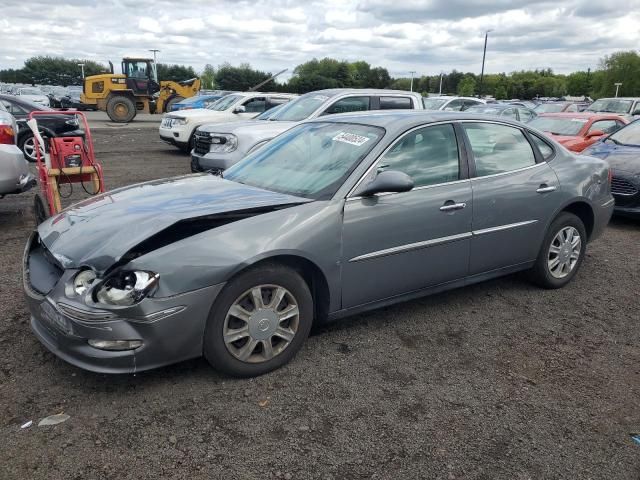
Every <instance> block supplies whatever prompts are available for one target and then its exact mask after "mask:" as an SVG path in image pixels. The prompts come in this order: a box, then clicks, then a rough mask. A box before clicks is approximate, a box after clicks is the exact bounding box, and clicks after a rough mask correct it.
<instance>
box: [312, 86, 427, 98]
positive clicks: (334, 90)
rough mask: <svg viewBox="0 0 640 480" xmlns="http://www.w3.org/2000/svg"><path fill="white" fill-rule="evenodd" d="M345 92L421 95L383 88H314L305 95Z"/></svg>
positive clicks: (332, 95)
mask: <svg viewBox="0 0 640 480" xmlns="http://www.w3.org/2000/svg"><path fill="white" fill-rule="evenodd" d="M347 93H362V94H365V95H385V94H386V95H389V94H394V95H398V94H402V95H412V96H414V97H422V95H420V94H419V93H418V92H409V91H407V90H388V89H383V88H326V89H324V90H314V91H312V92H308V93H306V94H305V95H324V96H325V97H335V96H336V95H344V94H347Z"/></svg>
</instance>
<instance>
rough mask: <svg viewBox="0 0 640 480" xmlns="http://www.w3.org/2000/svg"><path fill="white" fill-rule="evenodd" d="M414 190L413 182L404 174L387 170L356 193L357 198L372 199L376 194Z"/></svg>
mask: <svg viewBox="0 0 640 480" xmlns="http://www.w3.org/2000/svg"><path fill="white" fill-rule="evenodd" d="M411 189H413V180H412V179H411V177H410V176H409V175H407V174H406V173H404V172H398V171H396V170H386V171H384V172H380V173H379V174H378V175H377V176H376V178H374V179H373V180H372V181H371V182H369V183H367V184H366V185H364V186H362V187H360V188H359V189H358V190H357V191H356V193H355V194H356V196H360V197H370V196H372V195H375V194H376V193H400V192H408V191H409V190H411Z"/></svg>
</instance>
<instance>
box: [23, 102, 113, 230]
mask: <svg viewBox="0 0 640 480" xmlns="http://www.w3.org/2000/svg"><path fill="white" fill-rule="evenodd" d="M43 115H44V116H47V117H50V116H52V115H66V116H69V115H74V116H76V118H80V119H82V123H83V127H82V130H83V131H84V136H83V137H65V136H60V137H52V138H50V139H49V150H48V152H47V153H46V154H45V153H44V151H42V150H41V147H40V142H39V140H38V138H37V137H38V136H37V135H34V144H35V151H36V166H37V170H38V177H39V182H40V191H41V195H36V197H35V204H34V210H35V215H36V220H37V222H38V223H41V222H43V221H44V220H45V219H46V218H47V217H49V216H51V215H55V214H56V213H59V212H60V211H61V210H62V205H61V201H60V188H59V186H60V185H61V184H72V183H80V184H81V185H82V188H83V190H84V191H85V192H86V193H87V194H89V195H97V194H98V193H103V192H104V180H103V175H102V166H101V165H100V164H99V163H98V161H97V160H96V156H95V153H94V150H93V139H92V138H91V131H90V129H89V122H87V118H86V117H85V115H84V114H83V113H81V112H77V111H68V110H67V111H34V112H31V113H30V114H29V119H30V120H31V119H35V120H36V121H37V120H38V117H39V116H43ZM47 157H48V158H47ZM89 183H90V184H91V187H90V189H88V188H87V187H86V184H89ZM43 198H44V200H46V203H47V205H48V208H47V207H45V205H44V203H45V202H44V200H43Z"/></svg>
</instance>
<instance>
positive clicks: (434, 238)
mask: <svg viewBox="0 0 640 480" xmlns="http://www.w3.org/2000/svg"><path fill="white" fill-rule="evenodd" d="M458 140H459V136H458V135H457V134H456V129H455V128H454V126H453V125H452V124H450V123H444V124H440V125H431V126H424V127H418V128H416V129H413V130H410V131H409V132H406V133H404V134H403V135H401V136H400V137H399V139H398V140H397V141H396V142H395V143H394V144H393V145H392V146H391V147H390V149H388V150H387V152H386V153H384V154H383V155H382V156H381V158H380V159H379V160H378V161H377V163H376V164H375V165H374V166H373V167H372V169H371V170H370V171H369V173H368V174H367V175H366V176H365V180H364V181H368V180H370V179H371V178H372V177H373V176H375V175H376V174H377V173H378V172H381V171H384V170H396V171H401V172H404V173H406V174H407V175H409V176H410V177H411V178H412V179H413V181H414V184H415V187H414V189H413V190H411V191H409V192H403V193H390V194H384V193H383V194H378V195H374V196H372V197H365V198H361V197H351V198H348V199H347V201H346V202H345V207H344V225H343V251H342V262H341V263H342V286H343V287H342V292H343V295H342V301H343V308H350V307H354V306H357V305H362V304H365V303H369V302H374V301H377V300H382V299H385V298H388V297H393V296H396V295H402V294H405V293H408V292H412V291H416V290H420V289H423V288H426V287H430V286H434V285H439V284H442V283H447V282H450V281H454V280H459V279H462V278H464V277H465V276H466V275H467V271H468V262H469V241H470V237H471V233H470V229H471V212H472V206H471V186H470V181H469V179H468V169H467V164H466V159H465V157H464V156H463V155H460V154H459V152H461V151H463V149H462V148H461V145H462V143H460V144H459V142H458Z"/></svg>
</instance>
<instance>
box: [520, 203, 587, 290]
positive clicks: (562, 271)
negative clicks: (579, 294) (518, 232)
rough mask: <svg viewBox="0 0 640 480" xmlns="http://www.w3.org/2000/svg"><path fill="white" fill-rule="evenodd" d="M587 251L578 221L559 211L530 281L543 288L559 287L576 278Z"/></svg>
mask: <svg viewBox="0 0 640 480" xmlns="http://www.w3.org/2000/svg"><path fill="white" fill-rule="evenodd" d="M586 248H587V232H586V229H585V227H584V223H583V222H582V220H580V218H578V217H577V216H575V215H574V214H572V213H569V212H562V213H561V214H560V215H558V217H557V218H556V219H555V220H554V221H553V223H551V226H550V227H549V229H548V230H547V234H546V235H545V238H544V242H543V244H542V248H541V250H540V253H539V254H538V258H537V260H536V264H535V265H534V267H533V269H532V276H533V280H534V281H535V282H536V283H537V284H538V285H540V286H542V287H544V288H561V287H564V286H565V285H566V284H567V283H569V282H570V281H571V280H572V279H573V277H574V276H575V275H576V273H577V272H578V270H579V269H580V265H581V264H582V260H583V259H584V255H585V252H586Z"/></svg>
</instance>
